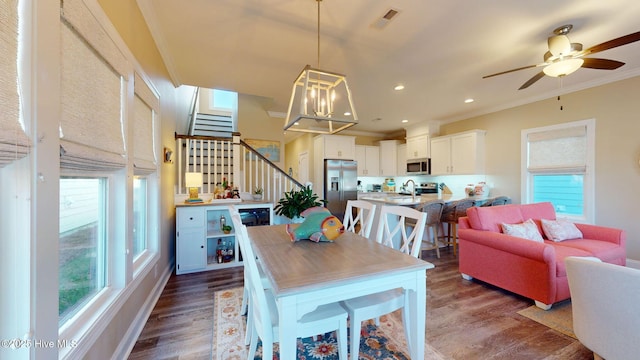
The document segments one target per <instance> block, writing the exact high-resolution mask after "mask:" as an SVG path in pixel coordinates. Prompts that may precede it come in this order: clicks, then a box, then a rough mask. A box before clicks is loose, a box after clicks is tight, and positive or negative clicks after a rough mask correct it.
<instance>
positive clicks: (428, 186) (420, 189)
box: [416, 182, 438, 195]
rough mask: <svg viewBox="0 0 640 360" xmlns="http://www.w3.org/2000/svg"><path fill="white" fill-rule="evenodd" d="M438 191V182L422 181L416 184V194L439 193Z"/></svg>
mask: <svg viewBox="0 0 640 360" xmlns="http://www.w3.org/2000/svg"><path fill="white" fill-rule="evenodd" d="M437 193H438V183H434V182H432V183H421V184H416V195H422V194H437Z"/></svg>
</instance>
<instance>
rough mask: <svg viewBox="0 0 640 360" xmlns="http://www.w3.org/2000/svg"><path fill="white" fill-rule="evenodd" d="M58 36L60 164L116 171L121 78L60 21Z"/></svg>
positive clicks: (120, 161)
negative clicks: (60, 116) (60, 55)
mask: <svg viewBox="0 0 640 360" xmlns="http://www.w3.org/2000/svg"><path fill="white" fill-rule="evenodd" d="M61 32H62V34H61V42H62V75H61V107H62V118H61V120H60V148H61V149H60V166H61V167H62V168H63V169H74V170H86V171H109V170H115V169H119V168H122V167H124V166H125V165H126V159H125V154H126V149H125V146H124V136H123V128H122V104H123V92H124V89H126V86H125V84H124V82H125V80H124V79H123V77H122V76H121V75H120V73H119V72H117V71H115V70H114V68H113V67H112V66H110V65H109V63H108V62H107V60H105V58H103V57H102V56H100V54H99V53H98V52H97V51H96V50H95V49H94V48H92V47H91V46H89V43H88V42H87V41H84V39H83V38H82V37H81V36H80V35H79V34H78V33H76V32H75V31H74V30H73V29H72V28H71V27H70V26H69V25H68V23H66V22H64V21H63V22H62V24H61Z"/></svg>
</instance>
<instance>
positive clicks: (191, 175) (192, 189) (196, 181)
mask: <svg viewBox="0 0 640 360" xmlns="http://www.w3.org/2000/svg"><path fill="white" fill-rule="evenodd" d="M184 183H185V186H186V187H187V188H188V189H189V199H187V200H186V201H185V202H202V199H200V198H199V197H198V188H199V187H201V186H202V173H199V172H188V173H185V174H184Z"/></svg>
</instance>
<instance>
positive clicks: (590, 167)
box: [520, 119, 596, 224]
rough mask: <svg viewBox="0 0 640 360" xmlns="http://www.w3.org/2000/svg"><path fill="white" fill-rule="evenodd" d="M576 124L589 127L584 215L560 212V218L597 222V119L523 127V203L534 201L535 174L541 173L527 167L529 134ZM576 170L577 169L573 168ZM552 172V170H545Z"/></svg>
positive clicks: (521, 178) (521, 185) (521, 177)
mask: <svg viewBox="0 0 640 360" xmlns="http://www.w3.org/2000/svg"><path fill="white" fill-rule="evenodd" d="M575 126H585V127H586V129H587V134H586V137H587V154H586V169H585V172H584V193H583V196H584V215H583V216H568V215H565V214H559V215H558V218H564V219H568V220H571V221H575V222H584V223H590V224H593V223H595V221H596V219H595V188H596V184H595V148H596V146H595V145H596V142H595V133H596V119H586V120H579V121H573V122H568V123H562V124H556V125H550V126H543V127H538V128H532V129H523V130H522V132H521V138H520V146H521V148H520V156H521V161H520V181H521V184H520V189H521V199H522V203H523V204H530V203H532V202H533V192H532V191H533V175H534V174H540V173H541V172H539V171H535V172H533V171H529V170H528V169H527V159H528V148H527V144H528V135H529V134H531V133H536V132H541V131H550V130H551V131H553V130H562V129H566V128H570V127H575ZM573 171H575V169H574V170H573ZM567 172H569V173H570V172H572V169H569V168H567ZM544 173H551V172H544Z"/></svg>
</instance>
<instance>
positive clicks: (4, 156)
mask: <svg viewBox="0 0 640 360" xmlns="http://www.w3.org/2000/svg"><path fill="white" fill-rule="evenodd" d="M0 54H1V55H0V74H2V76H0V167H2V166H4V165H6V164H8V163H11V162H13V161H15V160H18V159H21V158H22V157H24V156H25V155H27V154H28V153H29V149H30V147H31V141H30V140H29V138H28V137H27V135H26V134H25V131H24V126H23V123H22V121H21V118H20V97H19V93H18V1H17V0H5V1H2V2H0Z"/></svg>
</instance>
